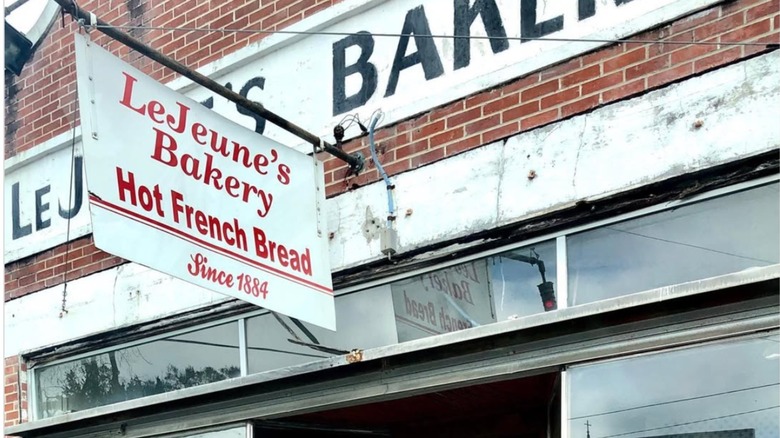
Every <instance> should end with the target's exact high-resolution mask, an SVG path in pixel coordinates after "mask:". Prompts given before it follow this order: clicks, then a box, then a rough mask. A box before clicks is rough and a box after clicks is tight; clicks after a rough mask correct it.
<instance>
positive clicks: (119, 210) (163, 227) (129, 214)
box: [89, 195, 333, 295]
mask: <svg viewBox="0 0 780 438" xmlns="http://www.w3.org/2000/svg"><path fill="white" fill-rule="evenodd" d="M89 202H90V204H92V205H95V206H96V207H100V208H103V209H105V210H108V211H111V212H113V213H116V214H119V215H121V216H124V217H126V218H128V219H132V220H134V221H136V222H139V223H143V224H145V225H149V226H152V227H154V228H157V229H158V230H160V231H164V232H166V233H168V234H170V235H172V236H174V237H178V238H179V239H182V240H186V241H188V242H190V243H194V244H195V245H198V246H200V247H201V248H205V249H208V250H211V251H215V252H218V253H220V254H222V255H225V256H228V257H230V258H232V259H233V260H236V261H238V262H241V263H243V264H245V265H248V266H251V267H254V268H257V269H260V270H262V271H265V272H267V273H269V274H272V275H275V276H277V277H281V278H284V279H287V280H291V281H294V282H296V283H298V284H301V285H303V286H307V287H309V288H311V289H314V290H316V291H318V292H322V293H324V294H327V295H333V289H331V288H329V287H327V286H323V285H321V284H319V283H315V282H313V281H311V280H307V279H305V278H298V277H296V276H295V275H293V274H290V273H287V272H284V271H282V270H280V269H277V268H274V267H272V266H268V265H265V264H263V263H260V262H258V261H257V260H252V259H251V258H249V257H247V256H244V255H241V254H238V253H235V252H233V251H230V250H228V249H225V248H222V247H219V246H217V245H214V244H213V243H210V242H206V241H205V240H201V239H199V238H197V237H195V236H192V235H190V234H187V233H185V232H184V231H181V230H179V229H176V228H174V227H172V226H170V225H167V224H164V223H162V222H158V221H156V220H154V219H151V218H148V217H146V216H144V215H141V214H138V213H136V212H134V211H131V210H128V209H126V208H124V207H120V206H118V205H115V204H112V203H110V202H108V201H104V200H102V199H100V198H97V197H95V196H94V195H90V196H89Z"/></svg>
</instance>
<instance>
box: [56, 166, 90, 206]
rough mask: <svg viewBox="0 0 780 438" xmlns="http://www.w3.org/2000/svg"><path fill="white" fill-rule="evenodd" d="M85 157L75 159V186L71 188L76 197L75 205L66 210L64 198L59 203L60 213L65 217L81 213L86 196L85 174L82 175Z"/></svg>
mask: <svg viewBox="0 0 780 438" xmlns="http://www.w3.org/2000/svg"><path fill="white" fill-rule="evenodd" d="M83 162H84V158H83V157H76V159H75V161H74V164H73V165H74V166H75V169H73V172H74V173H73V177H74V178H73V187H72V188H71V190H73V197H74V198H75V199H74V200H73V206H70V205H69V206H68V207H70V208H69V209H68V210H65V209H64V208H62V200H60V203H59V213H60V217H61V218H63V219H72V218H74V217H75V216H76V215H77V214H79V211H80V210H81V203H82V201H83V198H84V176H83V175H82V173H81V172H82V170H81V167H82V166H83Z"/></svg>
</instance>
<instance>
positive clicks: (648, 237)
mask: <svg viewBox="0 0 780 438" xmlns="http://www.w3.org/2000/svg"><path fill="white" fill-rule="evenodd" d="M604 228H606V229H608V230H612V231H617V232H620V233H626V234H630V235H632V236H637V237H644V238H645V239H650V240H657V241H659V242H665V243H672V244H674V245H680V246H686V247H689V248H695V249H700V250H702V251H709V252H714V253H717V254H723V255H727V256H731V257H737V258H740V259H746V260H753V261H755V262H762V263H767V264H770V265H772V264H775V263H776V262H773V261H771V260H764V259H759V258H755V257H750V256H743V255H739V254H734V253H730V252H726V251H720V250H717V249H712V248H707V247H704V246H698V245H693V244H690V243H683V242H678V241H676V240H668V239H663V238H661V237H653V236H647V235H645V234H639V233H635V232H633V231H626V230H620V229H617V228H614V227H604Z"/></svg>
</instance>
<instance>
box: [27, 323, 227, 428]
mask: <svg viewBox="0 0 780 438" xmlns="http://www.w3.org/2000/svg"><path fill="white" fill-rule="evenodd" d="M239 375H240V368H239V354H238V327H237V325H236V323H235V322H233V323H228V324H223V325H219V326H215V327H210V328H206V329H203V330H198V331H194V332H190V333H187V334H183V335H180V336H174V337H171V338H167V339H161V340H159V341H154V342H149V343H146V344H141V345H136V346H133V347H127V348H123V349H119V350H115V351H110V352H107V353H102V354H98V355H95V356H90V357H87V358H84V359H80V360H75V361H71V362H66V363H62V364H58V365H52V366H48V367H43V368H41V369H39V370H36V372H35V379H36V393H37V407H38V409H37V416H38V418H46V417H50V416H53V415H58V414H63V413H67V412H75V411H81V410H84V409H89V408H94V407H97V406H102V405H107V404H111V403H118V402H121V401H125V400H131V399H135V398H138V397H144V396H148V395H154V394H160V393H164V392H169V391H174V390H177V389H182V388H187V387H191V386H197V385H202V384H204V383H211V382H217V381H220V380H224V379H228V378H231V377H237V376H239Z"/></svg>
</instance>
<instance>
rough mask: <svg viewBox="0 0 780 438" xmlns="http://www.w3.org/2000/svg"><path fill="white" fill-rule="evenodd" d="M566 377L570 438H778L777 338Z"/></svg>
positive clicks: (574, 371)
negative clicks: (567, 383) (568, 387)
mask: <svg viewBox="0 0 780 438" xmlns="http://www.w3.org/2000/svg"><path fill="white" fill-rule="evenodd" d="M569 377H570V379H569V382H570V392H569V394H570V395H571V403H570V411H569V428H570V431H571V436H572V437H586V436H588V435H587V434H588V428H589V429H590V436H591V437H592V438H616V437H627V438H636V437H660V436H663V437H672V436H674V437H681V436H683V435H682V434H696V435H688V436H689V437H690V438H738V437H745V438H750V437H756V438H776V437H778V436H779V435H780V421H779V420H778V419H779V418H780V336H778V334H777V333H774V334H772V335H764V336H762V337H756V338H752V339H746V340H740V341H732V342H727V343H721V344H712V345H706V346H697V347H692V348H688V349H684V350H677V351H670V352H665V353H661V354H651V355H647V356H639V357H633V358H628V359H622V360H617V361H613V362H605V363H600V364H594V365H587V366H581V367H574V368H571V369H570V370H569ZM586 423H587V425H586ZM588 425H589V426H588Z"/></svg>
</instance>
